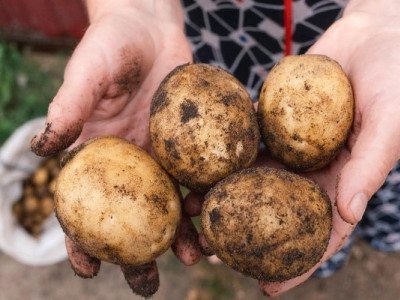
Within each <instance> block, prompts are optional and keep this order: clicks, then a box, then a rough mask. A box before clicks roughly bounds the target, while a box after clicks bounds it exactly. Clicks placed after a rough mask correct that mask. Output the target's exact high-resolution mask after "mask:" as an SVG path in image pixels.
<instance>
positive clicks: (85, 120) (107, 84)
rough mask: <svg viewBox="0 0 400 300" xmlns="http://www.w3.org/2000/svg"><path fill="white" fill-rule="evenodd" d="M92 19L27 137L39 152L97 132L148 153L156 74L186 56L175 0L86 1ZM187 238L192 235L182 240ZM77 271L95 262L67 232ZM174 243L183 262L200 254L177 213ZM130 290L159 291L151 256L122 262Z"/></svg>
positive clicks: (90, 269) (86, 273)
mask: <svg viewBox="0 0 400 300" xmlns="http://www.w3.org/2000/svg"><path fill="white" fill-rule="evenodd" d="M88 10H89V16H90V19H91V25H90V27H89V28H88V30H87V32H86V33H85V36H84V37H83V39H82V41H81V42H80V43H79V45H78V47H77V48H76V50H75V51H74V53H73V55H72V57H71V59H70V61H69V63H68V65H67V67H66V70H65V74H64V82H63V85H62V86H61V88H60V89H59V91H58V93H57V95H56V96H55V98H54V99H53V101H52V103H51V104H50V107H49V111H48V115H47V120H46V124H45V128H44V129H43V130H42V131H41V132H40V133H39V134H38V135H37V136H35V137H34V138H33V140H32V150H33V152H35V153H36V154H38V155H40V156H48V155H52V154H54V153H58V152H59V151H61V150H64V149H66V148H68V147H74V146H76V145H79V144H81V143H82V142H84V141H86V140H88V139H89V138H91V137H94V136H98V135H106V134H112V135H117V136H120V137H122V138H125V139H127V140H129V141H131V142H133V143H135V144H136V145H139V146H141V147H142V148H144V149H146V150H148V151H149V152H151V147H150V138H149V128H148V126H149V116H150V102H151V99H152V96H153V94H154V92H155V90H156V89H157V87H158V85H159V84H160V82H161V81H162V79H163V78H164V77H165V76H166V75H167V74H168V73H169V72H170V71H171V70H172V69H173V68H174V67H176V66H177V65H181V64H184V63H188V62H191V61H192V55H191V50H190V48H189V45H188V43H187V40H186V37H185V35H184V32H183V19H182V12H181V8H180V3H179V1H176V0H172V1H170V2H168V1H160V2H157V3H156V4H151V3H143V2H141V1H138V2H137V3H133V2H132V1H128V2H126V1H124V0H121V1H98V0H96V1H88ZM188 237H191V238H188ZM66 246H67V250H68V254H69V258H70V262H71V265H72V267H73V269H74V271H75V272H76V274H77V275H79V276H81V277H93V276H95V275H96V274H97V272H98V271H99V268H100V261H99V260H97V259H95V258H93V257H90V256H88V255H87V254H85V253H83V252H82V251H81V250H80V249H79V247H78V246H77V245H75V244H74V243H73V241H72V240H70V239H69V238H66ZM172 249H173V250H174V252H175V253H176V254H177V256H178V258H179V259H180V260H181V261H182V262H183V263H184V264H186V265H191V264H194V263H196V262H197V261H198V260H199V259H200V258H201V253H200V250H199V247H198V242H197V231H196V230H195V228H194V225H193V224H192V223H191V221H190V219H189V218H187V217H186V216H184V217H183V221H182V224H181V226H180V227H179V229H178V234H177V237H176V241H175V243H174V244H173V246H172ZM121 269H122V271H123V273H124V275H125V277H126V279H127V281H128V283H129V285H130V286H131V288H132V289H133V290H134V292H136V293H138V294H141V295H144V296H146V297H147V296H150V295H151V294H153V293H154V292H155V291H156V290H157V289H158V271H157V265H156V263H155V262H152V263H149V264H146V265H145V266H140V267H132V266H121Z"/></svg>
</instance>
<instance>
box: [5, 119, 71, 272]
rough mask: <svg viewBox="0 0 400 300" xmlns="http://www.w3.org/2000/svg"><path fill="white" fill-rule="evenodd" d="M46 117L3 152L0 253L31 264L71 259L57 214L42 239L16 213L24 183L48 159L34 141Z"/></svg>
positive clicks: (23, 129) (7, 144) (33, 123)
mask: <svg viewBox="0 0 400 300" xmlns="http://www.w3.org/2000/svg"><path fill="white" fill-rule="evenodd" d="M44 123H45V119H44V118H39V119H34V120H32V121H29V122H27V123H25V124H24V125H22V126H21V127H20V128H18V129H17V130H16V131H15V132H14V133H13V135H12V136H11V137H10V138H9V139H8V140H7V141H6V142H5V143H4V145H3V146H2V148H1V149H0V250H1V251H3V252H5V253H6V254H8V255H9V256H11V257H13V258H14V259H16V260H17V261H19V262H21V263H24V264H28V265H35V266H39V265H48V264H54V263H56V262H59V261H61V260H64V259H65V258H66V257H67V253H66V249H65V242H64V233H63V231H62V229H61V227H60V225H59V223H58V221H57V219H56V217H55V214H54V213H53V214H52V215H51V216H50V217H49V218H48V219H47V220H46V222H45V224H44V227H43V232H42V233H41V234H40V235H39V237H38V238H34V237H32V236H31V235H30V234H29V233H28V232H26V231H25V229H24V228H22V227H21V226H20V225H18V223H17V220H16V218H15V216H14V215H13V212H12V206H13V203H14V202H16V201H18V200H19V199H20V197H21V196H22V193H23V191H22V182H23V180H24V179H25V178H27V177H29V176H30V175H31V174H32V173H33V172H34V171H35V170H36V168H37V167H38V166H39V165H40V163H41V162H42V161H43V160H44V159H43V158H40V157H38V156H36V155H35V154H33V153H32V152H31V140H32V138H33V136H34V135H35V134H36V133H37V132H38V131H39V130H40V129H41V128H42V127H43V125H44Z"/></svg>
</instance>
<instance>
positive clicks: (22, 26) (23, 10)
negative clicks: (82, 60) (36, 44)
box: [0, 0, 88, 39]
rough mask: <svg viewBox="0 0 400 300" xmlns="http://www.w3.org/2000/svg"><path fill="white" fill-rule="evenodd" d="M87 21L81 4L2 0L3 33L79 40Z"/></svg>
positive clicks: (0, 22) (72, 0) (54, 0)
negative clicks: (38, 34) (24, 33)
mask: <svg viewBox="0 0 400 300" xmlns="http://www.w3.org/2000/svg"><path fill="white" fill-rule="evenodd" d="M87 24H88V20H87V16H86V13H85V5H84V4H83V2H82V0H0V27H1V29H3V31H6V32H7V31H14V32H16V31H19V32H27V33H29V32H31V33H40V34H43V35H44V36H48V37H72V38H75V39H80V38H81V37H82V35H83V33H84V31H85V29H86V27H87Z"/></svg>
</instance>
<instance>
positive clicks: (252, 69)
mask: <svg viewBox="0 0 400 300" xmlns="http://www.w3.org/2000/svg"><path fill="white" fill-rule="evenodd" d="M182 3H183V7H184V11H185V29H186V34H187V36H188V39H189V42H190V44H191V47H192V50H193V55H194V61H195V62H204V63H210V64H213V65H218V66H221V67H222V68H224V69H226V70H227V71H229V72H230V73H232V74H234V75H235V77H236V78H238V79H239V80H240V81H241V82H242V83H243V84H244V85H245V86H246V88H247V90H248V92H249V94H250V96H251V97H252V98H253V99H254V100H256V99H257V97H258V93H259V90H260V88H261V85H262V83H263V82H264V79H265V77H266V74H267V72H268V71H269V70H270V69H271V68H272V67H273V66H274V65H275V64H276V62H277V61H278V60H279V59H280V58H282V56H283V53H284V45H285V30H284V10H285V5H284V0H197V1H196V0H182ZM346 3H347V1H344V0H293V1H292V31H293V34H292V43H291V49H292V54H301V53H304V52H305V51H306V50H307V49H308V48H309V47H310V46H311V45H312V44H313V43H314V42H315V41H316V40H317V39H318V38H319V37H320V36H321V34H322V33H323V32H324V31H325V30H326V29H327V28H328V27H329V26H330V25H331V24H332V23H333V22H334V21H335V20H337V19H338V18H339V17H340V16H341V15H342V12H343V9H344V6H345V4H346Z"/></svg>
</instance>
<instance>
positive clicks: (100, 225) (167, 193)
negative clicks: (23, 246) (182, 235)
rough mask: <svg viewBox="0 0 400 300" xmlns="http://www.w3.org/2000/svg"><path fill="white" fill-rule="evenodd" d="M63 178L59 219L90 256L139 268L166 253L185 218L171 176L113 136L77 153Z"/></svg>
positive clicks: (57, 200) (58, 197) (57, 201)
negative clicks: (182, 218)
mask: <svg viewBox="0 0 400 300" xmlns="http://www.w3.org/2000/svg"><path fill="white" fill-rule="evenodd" d="M70 156H71V157H69V158H67V159H66V160H65V161H64V166H63V168H62V170H61V172H60V173H59V175H58V179H57V183H56V191H55V194H54V199H55V210H56V216H57V218H58V220H59V221H60V224H61V227H62V228H63V230H64V232H65V233H66V234H67V236H68V237H69V238H70V239H71V240H73V241H74V242H75V243H76V244H77V245H78V246H79V247H80V248H81V249H82V250H83V251H84V252H85V253H87V254H88V255H90V256H92V257H95V258H98V259H100V260H104V261H108V262H111V263H115V264H120V265H123V264H126V265H132V266H139V265H143V264H145V263H148V262H151V261H153V260H154V259H155V258H157V257H158V256H159V255H161V254H162V253H164V252H165V251H166V250H167V249H168V248H169V247H170V245H171V243H172V242H173V240H174V238H175V233H176V230H177V226H178V224H179V222H180V219H181V207H180V199H179V195H178V193H177V191H176V188H175V186H174V184H173V183H172V181H171V179H170V178H169V176H168V175H167V173H166V172H165V171H164V170H163V169H162V168H161V167H160V166H159V165H158V164H157V163H156V162H155V161H154V159H153V158H152V157H151V156H150V155H149V154H148V153H147V152H145V151H144V150H142V149H140V148H139V147H137V146H135V145H133V144H131V143H129V142H127V141H125V140H123V139H120V138H117V137H114V136H103V137H98V138H94V139H92V140H90V141H88V142H87V143H85V144H83V145H82V146H80V147H78V149H76V150H74V151H72V153H71V154H70Z"/></svg>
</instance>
